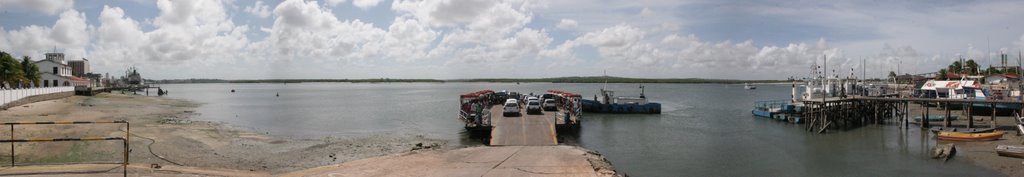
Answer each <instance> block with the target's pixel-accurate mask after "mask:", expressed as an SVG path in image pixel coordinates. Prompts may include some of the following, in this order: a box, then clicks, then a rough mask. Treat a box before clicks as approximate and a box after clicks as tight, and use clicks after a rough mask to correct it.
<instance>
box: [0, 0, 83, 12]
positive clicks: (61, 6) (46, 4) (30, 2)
mask: <svg viewBox="0 0 1024 177" xmlns="http://www.w3.org/2000/svg"><path fill="white" fill-rule="evenodd" d="M74 6H75V2H74V1H73V0H42V1H40V0H3V1H0V10H5V11H6V10H19V9H22V8H27V9H31V10H35V11H39V12H42V13H44V14H47V15H56V14H57V13H60V12H62V11H65V10H68V9H71V8H72V7H74Z"/></svg>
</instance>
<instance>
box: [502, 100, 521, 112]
mask: <svg viewBox="0 0 1024 177" xmlns="http://www.w3.org/2000/svg"><path fill="white" fill-rule="evenodd" d="M501 115H503V116H509V115H519V101H517V100H516V99H508V100H505V110H504V111H502V113H501Z"/></svg>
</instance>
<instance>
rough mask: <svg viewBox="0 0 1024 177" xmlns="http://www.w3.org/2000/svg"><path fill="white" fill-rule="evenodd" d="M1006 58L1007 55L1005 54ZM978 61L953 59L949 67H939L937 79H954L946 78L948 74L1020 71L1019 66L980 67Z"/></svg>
mask: <svg viewBox="0 0 1024 177" xmlns="http://www.w3.org/2000/svg"><path fill="white" fill-rule="evenodd" d="M1003 57H1004V60H1005V57H1006V56H1003ZM980 68H981V67H979V66H978V63H977V62H975V61H974V59H968V60H967V61H965V62H963V63H960V61H953V63H951V64H949V66H948V67H946V68H943V69H939V71H938V72H937V73H938V74H937V75H936V76H935V79H954V78H946V74H967V75H992V74H1017V73H1020V71H1018V68H1017V67H995V66H989V67H988V68H987V69H984V70H982V69H980Z"/></svg>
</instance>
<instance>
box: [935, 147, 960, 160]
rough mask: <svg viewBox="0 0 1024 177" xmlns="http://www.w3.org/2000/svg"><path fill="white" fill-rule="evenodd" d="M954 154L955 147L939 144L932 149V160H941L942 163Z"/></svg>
mask: <svg viewBox="0 0 1024 177" xmlns="http://www.w3.org/2000/svg"><path fill="white" fill-rule="evenodd" d="M955 154H956V147H954V145H953V143H946V144H939V145H936V146H935V148H933V149H932V158H933V159H942V160H943V161H947V160H949V158H951V157H953V155H955Z"/></svg>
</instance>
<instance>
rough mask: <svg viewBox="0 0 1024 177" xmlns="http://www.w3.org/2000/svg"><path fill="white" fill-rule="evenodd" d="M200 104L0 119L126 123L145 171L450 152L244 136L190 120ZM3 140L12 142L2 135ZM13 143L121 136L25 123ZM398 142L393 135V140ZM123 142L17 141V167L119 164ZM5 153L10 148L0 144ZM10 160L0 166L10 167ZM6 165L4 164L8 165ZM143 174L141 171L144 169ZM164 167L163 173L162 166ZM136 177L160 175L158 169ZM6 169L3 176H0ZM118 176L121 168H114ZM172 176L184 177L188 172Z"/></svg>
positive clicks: (133, 105)
mask: <svg viewBox="0 0 1024 177" xmlns="http://www.w3.org/2000/svg"><path fill="white" fill-rule="evenodd" d="M197 106H199V105H198V104H196V103H191V102H189V101H185V100H175V99H165V98H159V97H145V96H130V95H122V94H101V95H98V96H94V97H84V96H73V97H69V98H63V99H57V100H50V101H43V102H36V103H32V104H28V105H25V106H20V107H15V108H11V109H9V110H4V111H0V120H3V121H5V122H7V121H70V120H74V121H104V120H128V121H129V122H131V133H132V134H133V136H132V137H131V141H130V143H131V146H130V147H131V149H132V151H131V153H130V162H131V164H132V165H133V166H139V167H146V168H148V167H149V166H150V165H151V164H158V165H161V166H163V167H171V168H174V167H173V166H182V167H198V168H202V169H206V170H212V171H217V170H220V171H227V172H252V173H243V174H240V175H239V176H249V175H253V174H262V175H273V174H279V173H283V172H290V171H296V170H302V169H308V168H313V167H319V166H325V165H332V164H338V163H342V162H346V161H351V160H357V159H364V158H369V157H376V156H382V155H387V154H395V153H401V152H408V151H410V150H412V149H414V148H417V144H420V147H418V148H423V147H429V148H439V147H447V146H446V143H447V142H445V141H441V140H435V139H428V138H423V137H421V136H410V137H401V136H398V135H387V136H385V135H381V136H373V137H359V138H330V137H328V138H322V139H289V138H282V137H275V136H270V135H266V134H260V133H254V132H247V131H241V130H237V129H232V128H229V127H227V126H225V125H222V124H219V123H214V122H205V121H193V120H191V117H192V116H194V115H195V113H194V109H195V108H196V107H197ZM4 130H5V131H3V133H0V136H3V137H8V136H10V131H7V128H5V129H4ZM15 132H16V133H15V137H16V138H18V139H21V138H57V137H96V136H124V127H123V126H121V125H117V124H101V125H23V126H18V127H16V130H15ZM396 136H397V137H396ZM119 144H120V142H57V143H19V144H16V148H15V150H16V151H15V152H16V153H17V154H16V156H17V157H16V159H17V163H18V164H51V163H72V162H96V163H116V162H120V161H121V159H122V158H121V157H122V156H121V153H122V148H121V146H120V145H119ZM0 149H3V150H0V151H2V152H3V153H4V154H8V153H9V152H10V146H8V145H4V146H0ZM9 160H10V158H9V157H8V156H6V155H5V156H3V157H0V162H5V163H6V162H9ZM5 165H6V164H5ZM146 168H141V169H146ZM162 169H168V168H162ZM129 170H130V171H134V172H137V173H150V172H153V173H161V170H159V169H151V170H149V169H147V170H139V169H134V168H129ZM7 171H14V170H11V169H5V170H0V174H4V173H5V172H7ZM116 171H120V170H116ZM167 173H170V174H181V173H185V174H188V173H189V172H188V171H182V172H171V171H167Z"/></svg>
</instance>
